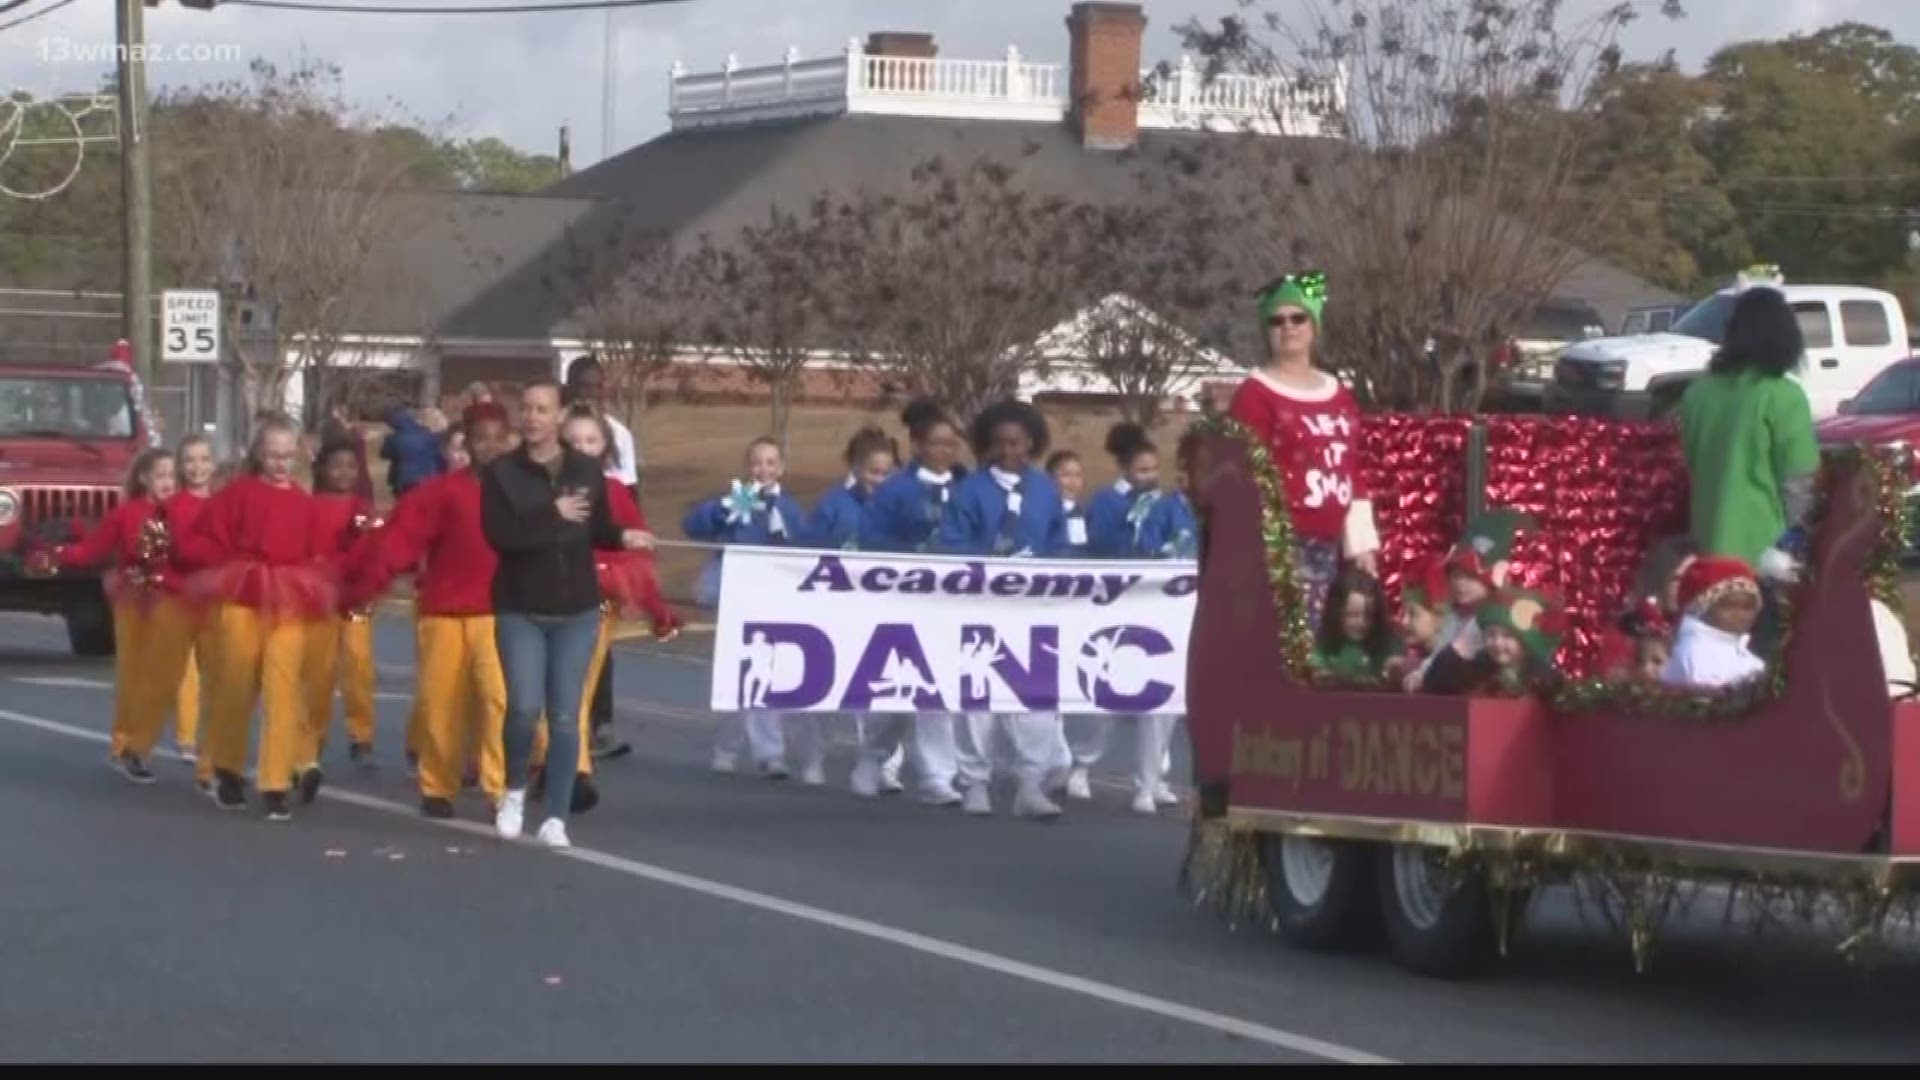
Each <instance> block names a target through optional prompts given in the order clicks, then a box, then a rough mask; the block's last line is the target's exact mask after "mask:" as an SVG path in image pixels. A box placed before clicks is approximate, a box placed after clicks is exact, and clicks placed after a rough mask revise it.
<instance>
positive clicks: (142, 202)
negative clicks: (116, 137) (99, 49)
mask: <svg viewBox="0 0 1920 1080" xmlns="http://www.w3.org/2000/svg"><path fill="white" fill-rule="evenodd" d="M114 6H115V7H116V8H117V9H118V18H117V20H116V22H117V24H118V26H117V29H118V37H119V48H118V50H117V52H118V54H119V57H118V59H119V65H118V73H119V83H120V85H119V94H118V97H119V99H120V219H121V228H122V235H121V242H122V247H123V251H122V263H121V266H122V276H123V278H124V281H123V284H122V287H121V290H120V291H121V294H122V295H123V297H124V299H123V300H122V301H121V302H122V304H123V307H122V310H121V313H120V326H121V334H122V336H123V337H125V338H126V339H127V342H128V343H129V344H131V345H132V346H133V366H134V370H135V371H137V372H139V373H140V379H141V381H142V382H145V383H147V384H148V385H152V383H153V381H154V379H155V377H156V376H157V375H158V374H159V373H158V372H157V371H156V370H155V366H154V356H153V353H154V349H153V345H154V341H153V248H152V243H153V222H152V219H151V216H150V214H151V210H152V200H151V199H150V197H149V195H150V192H149V191H148V188H147V132H146V122H147V70H146V68H147V64H146V55H145V54H146V41H147V33H146V7H145V4H143V3H142V0H115V5H114Z"/></svg>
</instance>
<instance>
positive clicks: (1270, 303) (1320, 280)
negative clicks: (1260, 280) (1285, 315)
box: [1260, 270, 1327, 330]
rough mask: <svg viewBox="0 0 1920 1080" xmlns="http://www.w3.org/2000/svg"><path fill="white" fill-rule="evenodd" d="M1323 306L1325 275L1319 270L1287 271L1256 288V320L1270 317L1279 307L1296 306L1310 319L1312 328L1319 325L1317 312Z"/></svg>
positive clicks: (1325, 301)
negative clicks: (1258, 301) (1259, 288)
mask: <svg viewBox="0 0 1920 1080" xmlns="http://www.w3.org/2000/svg"><path fill="white" fill-rule="evenodd" d="M1326 306H1327V275H1326V274H1325V273H1323V272H1322V271H1319V270H1307V271H1304V272H1302V273H1298V274H1287V275H1284V276H1282V277H1277V278H1274V279H1273V280H1272V281H1269V282H1267V284H1266V287H1265V288H1263V289H1261V290H1260V322H1261V323H1262V324H1263V325H1264V324H1265V323H1267V322H1270V321H1271V320H1272V319H1273V313H1274V312H1276V311H1278V310H1280V309H1281V308H1283V307H1297V308H1299V309H1300V310H1302V311H1304V312H1306V313H1307V316H1308V317H1309V318H1311V319H1312V320H1313V328H1314V329H1315V330H1318V329H1320V312H1321V310H1322V309H1324V308H1325V307H1326Z"/></svg>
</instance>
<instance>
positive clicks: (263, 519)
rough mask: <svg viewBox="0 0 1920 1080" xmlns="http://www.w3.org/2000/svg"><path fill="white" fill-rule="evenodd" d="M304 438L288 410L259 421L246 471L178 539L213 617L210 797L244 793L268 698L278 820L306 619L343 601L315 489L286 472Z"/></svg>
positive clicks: (267, 760)
mask: <svg viewBox="0 0 1920 1080" xmlns="http://www.w3.org/2000/svg"><path fill="white" fill-rule="evenodd" d="M299 449H300V429H299V428H298V427H296V426H295V425H294V423H293V421H291V420H289V419H287V418H286V417H283V416H271V417H267V418H265V419H263V420H261V421H259V422H258V424H257V426H256V429H255V431H254V436H253V445H252V446H251V447H249V449H248V450H247V460H246V466H245V468H244V470H243V472H242V474H241V475H240V476H239V477H237V478H236V479H235V480H234V481H233V482H232V483H230V484H228V485H227V486H226V487H224V488H222V489H221V490H220V492H219V494H217V495H215V496H214V497H213V498H212V500H210V501H209V502H208V503H207V506H206V509H205V510H203V511H202V512H201V514H200V519H199V520H198V521H197V522H195V523H194V528H193V531H192V532H190V533H188V534H187V535H186V536H185V537H183V538H182V539H181V540H180V541H179V543H178V545H177V550H178V553H179V557H180V562H181V564H182V565H184V566H185V567H186V568H187V569H188V570H190V571H191V572H192V576H191V577H190V578H189V579H188V582H187V592H188V595H189V596H190V597H192V598H193V599H194V600H195V601H196V602H197V603H199V604H201V605H204V606H205V607H207V608H208V612H209V617H210V618H211V619H212V621H213V641H214V648H213V654H212V655H211V656H209V657H208V659H209V660H211V661H212V664H210V665H209V671H208V676H209V678H208V680H207V681H208V684H209V687H208V700H209V705H210V708H209V710H208V716H207V735H206V739H205V740H204V746H203V750H204V752H205V753H207V754H210V755H211V756H212V758H213V768H214V778H215V787H216V790H215V792H214V801H215V802H216V803H218V804H219V806H220V807H221V808H222V809H226V810H241V809H245V807H246V805H247V796H246V790H245V787H244V786H243V785H242V783H241V779H240V770H241V768H242V767H243V764H244V759H245V757H246V753H247V728H248V725H249V723H250V722H251V721H252V719H253V708H254V705H255V704H256V703H257V702H261V701H263V700H264V704H265V721H264V723H263V725H262V731H261V737H260V751H259V764H258V770H257V773H258V775H257V780H256V782H257V783H258V784H259V787H260V794H261V798H262V800H263V801H264V802H265V804H266V811H267V817H268V818H269V820H273V821H289V820H292V817H293V813H292V809H291V808H290V807H289V805H288V802H287V792H288V790H289V789H290V788H291V787H292V784H293V780H294V773H295V770H296V769H298V768H299V766H300V765H301V764H302V762H301V760H300V759H301V757H302V756H303V753H304V751H305V749H306V746H307V741H308V737H307V731H306V694H305V691H306V688H305V686H304V685H303V682H302V679H301V669H302V667H303V666H304V663H305V659H306V639H307V633H308V629H309V628H310V627H313V626H314V624H316V623H320V624H329V623H330V622H331V620H332V619H334V618H335V617H336V615H337V614H338V611H339V590H338V587H337V582H336V581H335V580H334V578H333V574H332V567H331V566H329V565H328V564H327V563H325V562H323V561H321V560H320V559H319V558H318V556H319V555H320V554H321V552H320V551H319V549H318V547H317V545H316V544H315V536H316V534H317V533H318V531H319V521H318V516H317V515H316V513H315V507H314V501H313V496H311V495H309V494H307V492H306V489H305V488H302V487H301V486H300V485H299V484H297V483H295V482H294V479H293V465H294V457H295V455H297V454H298V453H299Z"/></svg>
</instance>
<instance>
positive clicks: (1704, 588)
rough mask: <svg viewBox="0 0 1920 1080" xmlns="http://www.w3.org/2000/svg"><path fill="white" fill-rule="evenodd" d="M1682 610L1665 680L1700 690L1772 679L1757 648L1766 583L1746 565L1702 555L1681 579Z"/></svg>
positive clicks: (1724, 558)
mask: <svg viewBox="0 0 1920 1080" xmlns="http://www.w3.org/2000/svg"><path fill="white" fill-rule="evenodd" d="M1679 601H1680V609H1681V611H1682V612H1683V613H1684V614H1682V616H1681V618H1680V626H1679V628H1678V629H1677V630H1675V631H1674V636H1673V655H1672V656H1671V657H1670V658H1669V659H1668V661H1667V666H1666V669H1665V670H1664V671H1663V672H1661V677H1660V681H1661V682H1662V683H1663V684H1665V685H1667V686H1671V687H1676V688H1683V689H1695V690H1711V689H1719V688H1722V687H1727V686H1734V685H1737V684H1740V683H1744V682H1747V681H1749V680H1752V679H1757V678H1760V677H1761V676H1763V675H1765V674H1766V671H1767V664H1766V661H1764V660H1762V659H1761V658H1760V657H1759V656H1758V655H1756V654H1755V653H1754V652H1753V650H1752V648H1751V646H1750V642H1751V640H1752V639H1751V635H1752V634H1753V627H1754V623H1755V622H1756V621H1757V620H1758V619H1759V617H1760V605H1761V597H1760V581H1759V579H1758V578H1757V577H1756V576H1755V575H1754V572H1753V568H1752V567H1750V566H1748V565H1747V564H1746V562H1745V561H1743V560H1741V559H1736V558H1733V557H1732V556H1728V555H1702V556H1700V557H1699V558H1697V559H1694V560H1693V561H1692V562H1690V563H1688V564H1687V567H1686V569H1685V570H1683V571H1682V572H1681V574H1680V592H1679Z"/></svg>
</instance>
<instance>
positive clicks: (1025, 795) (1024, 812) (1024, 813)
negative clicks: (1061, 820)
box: [1013, 783, 1060, 819]
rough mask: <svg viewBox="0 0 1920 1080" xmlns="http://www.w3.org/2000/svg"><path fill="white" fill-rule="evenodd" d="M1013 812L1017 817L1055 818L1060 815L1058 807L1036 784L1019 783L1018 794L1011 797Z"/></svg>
mask: <svg viewBox="0 0 1920 1080" xmlns="http://www.w3.org/2000/svg"><path fill="white" fill-rule="evenodd" d="M1013 812H1014V814H1015V816H1018V817H1030V818H1041V819H1046V818H1056V817H1059V816H1060V807H1059V805H1058V804H1057V803H1055V802H1054V801H1053V800H1052V799H1049V798H1047V794H1046V792H1044V791H1042V790H1040V787H1039V785H1037V784H1026V783H1023V784H1021V785H1020V792H1019V794H1017V795H1015V796H1014V797H1013Z"/></svg>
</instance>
